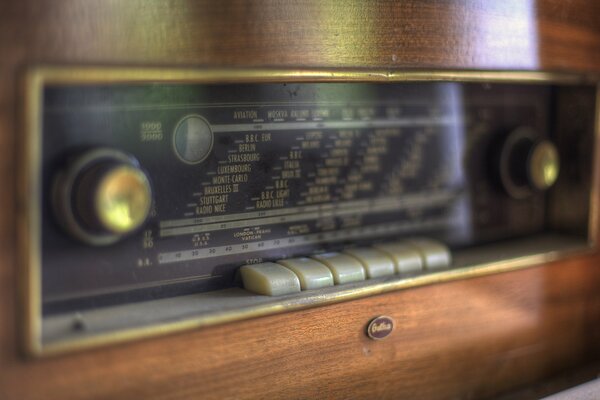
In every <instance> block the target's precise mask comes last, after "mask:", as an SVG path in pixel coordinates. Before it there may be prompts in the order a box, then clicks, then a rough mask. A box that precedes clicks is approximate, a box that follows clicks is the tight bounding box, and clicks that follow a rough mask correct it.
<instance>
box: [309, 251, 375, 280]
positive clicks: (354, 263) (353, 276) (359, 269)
mask: <svg viewBox="0 0 600 400" xmlns="http://www.w3.org/2000/svg"><path fill="white" fill-rule="evenodd" d="M313 258H314V259H316V260H317V261H320V262H322V263H323V264H325V265H326V266H327V267H329V269H330V270H331V273H332V274H333V281H334V282H335V284H336V285H341V284H344V283H350V282H357V281H364V280H365V269H364V268H363V266H362V265H361V263H360V262H358V260H356V259H355V258H353V257H351V256H349V255H347V254H342V253H325V254H319V255H316V256H313Z"/></svg>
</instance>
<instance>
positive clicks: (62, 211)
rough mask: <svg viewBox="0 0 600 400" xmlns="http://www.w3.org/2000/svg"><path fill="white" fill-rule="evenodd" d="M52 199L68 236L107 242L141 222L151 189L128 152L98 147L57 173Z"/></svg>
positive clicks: (126, 233) (128, 232)
mask: <svg viewBox="0 0 600 400" xmlns="http://www.w3.org/2000/svg"><path fill="white" fill-rule="evenodd" d="M53 202H54V209H55V214H56V217H57V220H58V221H59V223H60V224H61V225H62V226H63V227H64V228H65V230H66V231H67V232H68V233H70V234H71V235H72V236H73V237H75V238H77V239H79V240H81V241H83V242H85V243H87V244H92V245H108V244H111V243H114V242H116V241H118V240H119V239H121V238H122V237H124V236H126V235H128V234H130V233H132V232H135V231H136V230H138V229H139V228H140V227H141V226H142V225H143V224H144V222H145V221H146V219H147V218H148V214H149V213H150V208H151V204H152V188H151V186H150V181H149V179H148V177H147V175H146V173H145V172H144V171H143V170H142V169H141V167H140V165H139V163H138V161H137V160H136V159H135V158H134V157H133V156H131V155H128V154H126V153H123V152H121V151H118V150H113V149H106V148H100V149H94V150H91V151H88V152H85V153H83V154H81V155H79V156H78V157H76V158H74V159H73V160H72V161H71V162H70V163H68V165H67V166H66V168H65V169H63V170H62V171H61V172H59V174H58V175H57V177H56V179H55V182H54V195H53Z"/></svg>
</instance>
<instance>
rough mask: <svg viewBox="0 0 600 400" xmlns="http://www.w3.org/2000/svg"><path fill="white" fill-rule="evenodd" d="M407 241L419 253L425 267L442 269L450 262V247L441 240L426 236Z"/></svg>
mask: <svg viewBox="0 0 600 400" xmlns="http://www.w3.org/2000/svg"><path fill="white" fill-rule="evenodd" d="M409 243H410V244H411V245H413V246H414V247H415V248H416V249H417V250H418V251H419V252H420V253H421V257H422V258H423V263H424V264H425V269H429V270H436V269H444V268H448V267H449V266H450V264H451V263H452V255H451V253H450V249H448V246H446V245H445V244H443V243H442V242H439V241H437V240H433V239H427V238H416V239H411V240H409Z"/></svg>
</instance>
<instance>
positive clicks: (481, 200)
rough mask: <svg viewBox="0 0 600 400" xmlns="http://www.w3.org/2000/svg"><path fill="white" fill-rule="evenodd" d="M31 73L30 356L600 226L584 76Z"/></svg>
mask: <svg viewBox="0 0 600 400" xmlns="http://www.w3.org/2000/svg"><path fill="white" fill-rule="evenodd" d="M25 84H26V95H27V96H26V105H25V110H26V112H25V118H24V121H25V124H26V126H25V127H26V136H25V138H24V140H23V149H24V157H23V158H22V159H23V160H24V162H23V165H22V166H21V171H22V172H23V174H22V177H21V183H22V189H23V190H22V192H21V194H22V196H23V197H22V198H23V199H24V201H25V203H24V204H26V205H27V207H26V209H24V210H23V215H24V216H25V217H26V221H27V223H26V224H25V225H24V230H23V231H22V234H23V235H22V238H23V240H22V241H21V244H22V245H23V247H22V252H21V254H22V256H23V262H24V267H25V268H24V271H25V272H26V274H25V277H24V283H25V290H24V291H23V295H24V304H26V307H25V315H26V318H25V326H26V327H27V329H26V332H27V335H26V341H25V342H26V348H27V349H28V351H29V352H30V353H31V354H38V355H39V354H48V353H56V352H61V351H65V350H68V349H73V348H79V347H86V346H93V345H100V344H104V343H108V342H113V341H122V340H127V339H131V338H135V337H142V336H147V335H155V334H159V333H160V334H162V333H165V332H171V331H176V330H183V329H188V328H192V327H202V326H206V325H212V324H219V323H224V322H230V321H235V320H240V319H247V318H251V317H257V316H264V315H268V314H273V313H282V312H287V311H291V310H298V309H302V308H308V307H316V306H320V305H323V304H330V303H335V302H342V301H346V300H350V299H356V298H360V297H365V296H371V295H375V294H380V293H384V292H389V291H394V290H399V289H403V288H407V287H412V286H419V285H425V284H430V283H434V282H442V281H448V280H455V279H460V278H466V277H474V276H479V275H484V274H490V273H496V272H501V271H507V270H512V269H516V268H523V267H526V266H530V265H533V264H536V263H539V262H542V261H550V260H555V259H559V258H561V257H563V256H565V255H567V254H574V253H575V252H583V251H587V250H589V249H590V248H591V247H593V246H594V244H595V243H596V226H597V223H596V222H597V221H596V217H597V202H594V201H591V198H592V196H597V195H598V192H597V184H596V182H597V178H596V176H595V170H596V169H595V167H594V163H595V161H594V160H595V154H594V153H595V151H594V149H595V148H596V147H597V143H596V139H595V137H596V135H595V132H594V131H595V129H597V123H596V121H597V111H596V110H597V87H596V81H595V80H594V79H593V78H591V77H587V76H584V75H577V74H549V73H542V72H506V71H504V72H470V71H463V72H453V71H429V72H424V71H420V72H410V71H409V72H406V71H404V72H384V71H361V70H319V71H317V70H298V71H296V70H236V69H225V70H207V69H205V70H201V69H199V70H191V69H151V68H145V69H144V68H141V69H140V68H137V69H128V68H93V67H81V68H73V67H69V68H66V67H46V68H34V69H31V70H30V71H29V72H28V74H27V76H26V79H25Z"/></svg>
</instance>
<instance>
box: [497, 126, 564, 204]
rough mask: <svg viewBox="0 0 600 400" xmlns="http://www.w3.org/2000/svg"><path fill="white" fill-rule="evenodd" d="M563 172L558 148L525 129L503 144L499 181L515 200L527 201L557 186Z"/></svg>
mask: <svg viewBox="0 0 600 400" xmlns="http://www.w3.org/2000/svg"><path fill="white" fill-rule="evenodd" d="M559 170H560V159H559V155H558V151H557V150H556V146H555V145H554V144H553V143H552V142H551V141H549V140H547V139H542V138H539V137H537V135H535V132H534V131H533V130H532V129H529V128H526V127H522V128H519V129H516V130H515V131H513V132H512V133H511V134H509V135H508V136H507V138H506V140H505V141H504V142H503V143H502V146H501V149H500V157H499V177H500V181H501V183H502V186H503V187H504V189H505V191H506V192H507V193H508V194H509V195H510V196H511V197H513V198H515V199H524V198H527V197H529V196H531V195H532V194H533V193H535V192H541V191H545V190H547V189H549V188H550V187H552V186H553V185H554V183H555V182H556V180H557V178H558V173H559Z"/></svg>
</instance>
